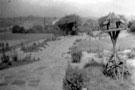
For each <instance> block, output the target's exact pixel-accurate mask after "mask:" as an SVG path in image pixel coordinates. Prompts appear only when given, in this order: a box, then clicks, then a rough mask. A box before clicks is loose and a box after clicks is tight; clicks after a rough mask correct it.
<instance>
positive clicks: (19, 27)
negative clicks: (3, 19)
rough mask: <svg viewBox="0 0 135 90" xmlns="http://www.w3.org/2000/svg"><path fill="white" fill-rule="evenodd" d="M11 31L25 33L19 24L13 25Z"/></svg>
mask: <svg viewBox="0 0 135 90" xmlns="http://www.w3.org/2000/svg"><path fill="white" fill-rule="evenodd" d="M12 33H25V29H24V28H23V27H21V26H19V25H14V26H13V28H12Z"/></svg>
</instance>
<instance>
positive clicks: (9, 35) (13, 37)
mask: <svg viewBox="0 0 135 90" xmlns="http://www.w3.org/2000/svg"><path fill="white" fill-rule="evenodd" d="M51 37H53V35H52V34H36V33H35V34H33V33H32V34H13V33H0V40H22V39H27V40H30V39H44V38H46V39H47V38H51Z"/></svg>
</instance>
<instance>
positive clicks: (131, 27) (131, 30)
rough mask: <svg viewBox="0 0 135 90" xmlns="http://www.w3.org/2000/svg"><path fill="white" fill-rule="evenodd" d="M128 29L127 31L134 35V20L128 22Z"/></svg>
mask: <svg viewBox="0 0 135 90" xmlns="http://www.w3.org/2000/svg"><path fill="white" fill-rule="evenodd" d="M128 28H130V29H129V32H131V33H134V32H135V20H133V21H130V22H129V23H128Z"/></svg>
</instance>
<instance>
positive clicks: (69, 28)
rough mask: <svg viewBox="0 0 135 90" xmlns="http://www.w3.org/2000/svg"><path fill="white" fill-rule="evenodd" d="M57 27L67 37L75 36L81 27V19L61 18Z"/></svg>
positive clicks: (71, 16) (72, 16)
mask: <svg viewBox="0 0 135 90" xmlns="http://www.w3.org/2000/svg"><path fill="white" fill-rule="evenodd" d="M56 25H57V26H58V27H59V28H60V30H62V31H63V34H65V35H69V34H70V35H75V34H77V32H78V30H79V28H78V27H79V26H80V25H81V19H80V17H79V16H77V15H74V14H73V15H68V16H65V17H63V18H61V19H60V20H59V21H58V22H57V23H56Z"/></svg>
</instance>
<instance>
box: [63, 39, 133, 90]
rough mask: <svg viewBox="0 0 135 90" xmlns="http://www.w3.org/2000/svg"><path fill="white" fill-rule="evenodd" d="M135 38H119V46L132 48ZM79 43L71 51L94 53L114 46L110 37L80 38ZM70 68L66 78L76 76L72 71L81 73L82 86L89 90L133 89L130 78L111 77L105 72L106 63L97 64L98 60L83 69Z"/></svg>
mask: <svg viewBox="0 0 135 90" xmlns="http://www.w3.org/2000/svg"><path fill="white" fill-rule="evenodd" d="M133 40H134V38H133V37H124V38H120V39H119V40H118V46H121V48H122V50H123V49H126V48H131V47H133ZM125 41H126V42H125ZM77 43H79V44H78V46H73V47H71V48H70V52H75V51H91V52H94V53H98V52H100V51H101V50H111V48H112V43H111V40H110V39H109V38H106V39H102V40H93V41H86V40H79V41H77ZM74 44H76V43H74ZM70 69H71V71H70V70H67V71H66V76H65V78H66V77H70V78H74V75H75V74H73V75H72V73H77V74H78V73H79V74H80V73H81V77H82V81H83V85H82V87H84V88H87V90H133V88H132V84H131V82H130V81H129V80H128V79H129V78H127V79H124V80H123V81H117V80H113V79H111V78H109V77H106V76H105V75H104V74H103V70H104V65H101V64H97V63H96V62H93V63H88V64H86V65H85V67H84V68H83V69H81V70H78V68H74V69H73V68H70ZM67 73H71V74H69V75H68V74H67ZM77 77H78V76H77V75H76V76H75V78H77ZM75 78H74V79H75ZM64 80H65V79H64ZM78 80H79V79H78ZM72 83H73V82H72ZM80 83H81V82H80ZM66 84H67V83H66ZM78 85H79V84H78ZM68 86H70V85H68ZM82 87H81V88H82ZM64 90H76V89H74V88H73V89H72V87H70V89H64Z"/></svg>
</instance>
